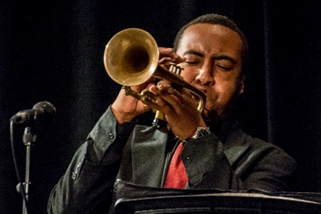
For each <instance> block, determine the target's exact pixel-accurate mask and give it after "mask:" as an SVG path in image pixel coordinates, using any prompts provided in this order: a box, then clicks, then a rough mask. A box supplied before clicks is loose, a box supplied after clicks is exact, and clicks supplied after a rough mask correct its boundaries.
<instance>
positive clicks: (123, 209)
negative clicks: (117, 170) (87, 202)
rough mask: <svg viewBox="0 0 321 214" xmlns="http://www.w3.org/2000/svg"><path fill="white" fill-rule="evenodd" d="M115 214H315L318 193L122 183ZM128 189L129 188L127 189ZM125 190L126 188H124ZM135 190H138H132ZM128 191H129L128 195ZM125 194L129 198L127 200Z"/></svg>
mask: <svg viewBox="0 0 321 214" xmlns="http://www.w3.org/2000/svg"><path fill="white" fill-rule="evenodd" d="M121 186H122V188H121V194H120V195H119V196H121V197H118V198H119V199H118V200H117V201H116V203H115V213H116V214H125V213H126V214H134V213H135V214H141V213H144V214H147V213H148V214H151V213H153V214H154V213H175V214H178V213H179V214H183V213H188V214H191V213H220V214H248V213H249V214H254V213H257V214H258V213H260V214H317V213H321V194H320V193H287V192H282V193H273V194H272V193H270V194H267V193H247V192H230V191H225V192H224V191H221V190H217V191H216V190H211V191H210V190H174V189H160V188H150V187H142V186H138V185H136V186H135V185H134V184H125V183H122V184H121ZM128 186H129V188H128ZM124 187H125V189H124ZM135 189H136V190H137V191H135ZM127 191H129V192H127ZM126 192H127V193H128V195H129V196H128V197H126Z"/></svg>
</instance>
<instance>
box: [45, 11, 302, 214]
mask: <svg viewBox="0 0 321 214" xmlns="http://www.w3.org/2000/svg"><path fill="white" fill-rule="evenodd" d="M159 52H160V61H159V63H160V65H161V66H163V67H168V64H169V62H174V63H176V64H178V65H179V66H181V67H182V68H183V69H182V71H181V76H182V78H183V79H184V81H186V82H187V83H189V84H190V85H192V86H193V87H195V88H196V89H198V90H200V91H201V92H203V93H204V94H205V96H206V101H205V106H204V109H203V110H202V111H198V110H197V105H198V102H197V100H196V99H195V97H194V96H192V93H191V91H190V90H188V89H186V88H180V89H178V88H176V87H173V86H172V84H171V83H170V82H168V81H166V80H160V81H158V83H157V84H154V81H147V82H145V83H143V84H141V85H138V86H132V87H131V89H132V90H134V91H136V92H141V91H142V90H143V89H147V90H149V91H150V92H152V93H153V94H155V95H157V96H156V98H155V102H154V104H155V105H156V106H157V109H158V110H159V111H160V112H162V113H163V114H164V118H165V121H166V123H167V125H168V128H169V132H163V131H160V130H158V129H157V128H156V127H155V126H151V127H147V126H143V125H139V124H138V122H137V120H136V118H137V117H138V116H139V115H142V114H144V113H146V112H148V111H150V110H151V108H150V107H149V106H148V105H145V104H143V103H142V102H141V101H140V100H138V99H136V98H134V97H133V96H127V95H126V94H125V91H124V90H121V91H120V92H119V94H118V96H117V98H116V100H115V101H114V102H113V103H112V104H111V105H110V106H109V107H108V109H107V111H106V112H105V113H104V115H102V117H101V118H100V120H99V121H98V122H97V124H96V126H95V127H94V128H93V130H92V131H91V133H90V134H89V135H88V139H87V140H86V142H85V143H84V144H83V145H82V146H81V147H80V148H79V149H78V151H77V152H76V154H75V155H74V158H73V160H72V162H71V163H70V165H69V167H68V169H67V171H66V173H65V175H64V176H63V177H62V178H61V179H60V181H59V182H58V184H57V185H56V186H55V188H54V189H53V191H52V194H51V196H50V199H49V203H48V212H49V213H106V212H107V210H109V208H110V206H113V204H112V196H113V194H114V192H113V191H115V190H114V183H115V181H116V179H121V180H123V181H126V182H130V183H134V184H138V185H143V186H149V187H165V188H183V189H221V190H222V189H223V190H224V189H225V190H235V191H239V190H242V191H243V190H248V191H251V190H253V191H268V192H276V191H286V190H288V189H289V185H290V182H291V179H292V175H293V173H294V171H295V168H296V163H295V161H294V160H293V159H292V158H291V157H290V156H288V155H287V154H286V153H285V152H284V151H282V150H281V149H280V148H278V147H276V146H274V145H272V144H269V143H267V142H264V141H262V140H260V139H256V138H253V137H251V136H249V135H247V134H246V133H244V132H243V131H242V130H241V129H240V127H239V125H238V123H237V121H235V117H234V109H235V104H236V101H237V99H238V97H239V96H240V95H241V94H242V93H243V92H244V84H245V74H244V72H243V68H244V65H245V59H246V54H247V41H246V38H245V37H244V35H243V33H242V32H241V31H240V29H239V28H238V27H237V26H236V25H235V23H234V22H232V21H231V20H230V19H228V18H227V17H225V16H221V15H216V14H207V15H204V16H200V17H198V18H196V19H194V20H192V21H191V22H190V23H188V24H186V25H185V26H184V27H183V28H182V29H181V30H180V31H179V32H178V34H177V37H176V39H175V42H174V48H173V49H172V48H159ZM181 148H182V150H181V151H179V152H178V149H181ZM177 153H178V155H177ZM174 157H175V158H174ZM176 158H178V159H181V160H182V162H180V163H178V164H177V165H178V167H179V168H181V169H182V172H181V171H179V170H180V169H174V170H173V169H172V165H171V164H172V162H173V161H174V160H173V159H176ZM175 173H176V174H175ZM172 175H173V176H174V178H173V177H171V176H172Z"/></svg>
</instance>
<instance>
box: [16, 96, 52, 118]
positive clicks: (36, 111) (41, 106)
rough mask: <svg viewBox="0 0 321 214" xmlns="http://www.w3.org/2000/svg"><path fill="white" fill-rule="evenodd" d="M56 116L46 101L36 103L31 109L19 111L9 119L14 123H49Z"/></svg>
mask: <svg viewBox="0 0 321 214" xmlns="http://www.w3.org/2000/svg"><path fill="white" fill-rule="evenodd" d="M55 116H56V108H55V107H54V106H53V105H52V104H51V103H50V102H48V101H41V102H39V103H36V104H35V105H34V106H33V108H32V109H27V110H21V111H19V112H18V113H17V114H15V115H13V116H12V117H11V119H10V120H11V121H13V122H14V123H28V122H34V121H38V122H43V123H49V122H51V121H52V120H53V119H54V118H55Z"/></svg>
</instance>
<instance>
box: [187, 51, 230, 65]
mask: <svg viewBox="0 0 321 214" xmlns="http://www.w3.org/2000/svg"><path fill="white" fill-rule="evenodd" d="M188 54H193V55H196V56H200V57H204V54H202V53H201V52H198V51H195V50H188V51H186V52H184V54H183V56H185V55H188ZM212 58H214V59H216V60H224V59H225V60H229V61H231V62H232V63H236V60H235V59H233V58H232V57H230V56H227V55H225V54H222V55H218V56H214V57H212Z"/></svg>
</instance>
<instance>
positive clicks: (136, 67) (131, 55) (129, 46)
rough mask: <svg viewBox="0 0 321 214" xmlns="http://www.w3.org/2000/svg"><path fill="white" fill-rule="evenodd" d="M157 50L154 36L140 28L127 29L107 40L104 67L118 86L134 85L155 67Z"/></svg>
mask: <svg viewBox="0 0 321 214" xmlns="http://www.w3.org/2000/svg"><path fill="white" fill-rule="evenodd" d="M158 60H159V51H158V46H157V43H156V41H155V39H154V38H153V37H152V36H151V35H150V34H149V33H148V32H146V31H144V30H142V29H139V28H127V29H125V30H122V31H119V32H118V33H117V34H115V35H114V36H113V37H112V38H111V39H110V40H109V42H108V43H107V45H106V48H105V53H104V66H105V69H106V71H107V73H108V75H109V76H110V77H111V79H113V80H114V81H115V82H117V83H118V84H120V85H124V86H134V85H140V84H143V83H145V82H146V81H147V80H149V79H150V78H151V77H152V76H153V74H154V71H155V70H156V69H157V67H158Z"/></svg>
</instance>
